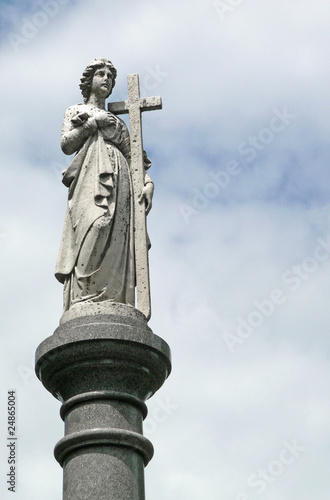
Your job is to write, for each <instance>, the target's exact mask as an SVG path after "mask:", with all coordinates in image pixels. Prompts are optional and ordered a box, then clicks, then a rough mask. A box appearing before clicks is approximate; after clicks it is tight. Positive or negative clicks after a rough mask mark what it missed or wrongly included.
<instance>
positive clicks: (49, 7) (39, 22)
mask: <svg viewBox="0 0 330 500" xmlns="http://www.w3.org/2000/svg"><path fill="white" fill-rule="evenodd" d="M70 1H71V0H39V1H38V2H37V4H38V6H40V9H39V10H37V11H36V12H35V13H34V14H31V15H30V16H29V17H23V18H22V25H21V29H20V33H13V32H11V33H9V34H8V40H9V42H10V44H11V46H12V48H13V49H14V51H15V52H19V51H20V50H21V47H22V46H25V45H26V44H28V43H29V41H30V40H32V39H33V38H35V37H36V36H37V35H38V33H39V31H40V30H41V29H42V28H44V27H45V26H47V24H48V23H49V20H50V19H53V18H54V17H55V16H57V14H58V13H59V11H60V9H61V5H66V4H68V3H69V2H70Z"/></svg>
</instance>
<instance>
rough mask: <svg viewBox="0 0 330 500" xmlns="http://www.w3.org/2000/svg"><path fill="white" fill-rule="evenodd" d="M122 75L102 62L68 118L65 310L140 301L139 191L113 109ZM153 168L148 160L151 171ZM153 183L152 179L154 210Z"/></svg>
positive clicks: (84, 81) (85, 78)
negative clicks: (137, 268) (137, 288)
mask: <svg viewBox="0 0 330 500" xmlns="http://www.w3.org/2000/svg"><path fill="white" fill-rule="evenodd" d="M116 76H117V71H116V69H115V68H114V66H113V65H112V63H111V62H110V61H108V60H107V59H94V60H93V61H92V62H91V63H90V64H89V65H88V66H87V68H86V69H85V71H84V73H83V75H82V77H81V81H80V82H81V83H80V89H81V91H82V95H83V97H84V103H82V104H77V105H74V106H71V107H70V108H69V109H68V110H67V111H66V113H65V116H64V121H63V129H62V138H61V147H62V150H63V152H64V153H65V154H68V155H71V154H73V153H76V155H75V157H74V159H73V161H72V163H71V165H70V166H69V167H68V169H67V170H66V171H65V172H64V176H63V183H64V184H65V185H66V186H67V187H68V188H69V194H68V207H67V213H66V219H65V223H64V231H63V237H62V242H61V248H60V252H59V257H58V261H57V266H56V272H55V276H56V278H57V279H58V280H59V281H60V282H61V283H63V284H64V311H67V310H68V309H69V308H70V307H72V306H73V305H75V304H79V303H82V302H85V301H93V302H98V301H110V302H119V303H124V304H129V305H132V306H134V303H135V265H134V238H133V231H134V222H133V217H134V214H133V188H132V179H131V172H130V139H129V133H128V130H127V127H126V125H125V123H124V122H123V121H122V120H121V119H119V118H118V117H117V116H116V115H114V114H112V113H111V112H109V111H105V101H106V99H107V98H108V97H109V95H110V94H111V92H112V89H113V87H114V85H115V79H116ZM150 165H151V163H150V161H149V160H148V158H147V157H146V155H145V158H144V166H145V170H146V169H147V168H149V167H150ZM152 195H153V183H152V181H151V179H150V177H149V175H148V174H147V173H146V174H145V185H144V189H143V192H142V195H141V200H142V199H144V200H145V205H146V213H148V212H149V210H150V208H151V204H152Z"/></svg>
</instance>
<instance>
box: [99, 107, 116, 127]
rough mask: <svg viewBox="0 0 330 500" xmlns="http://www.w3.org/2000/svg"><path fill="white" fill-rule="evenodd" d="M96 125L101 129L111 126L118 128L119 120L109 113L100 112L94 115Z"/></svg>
mask: <svg viewBox="0 0 330 500" xmlns="http://www.w3.org/2000/svg"><path fill="white" fill-rule="evenodd" d="M94 118H95V120H96V123H97V124H98V126H99V127H101V128H102V127H109V126H111V125H114V126H116V125H117V120H116V118H115V116H114V115H112V114H111V113H108V112H107V111H99V112H98V113H96V114H95V115H94Z"/></svg>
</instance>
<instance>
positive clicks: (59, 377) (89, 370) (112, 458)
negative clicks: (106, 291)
mask: <svg viewBox="0 0 330 500" xmlns="http://www.w3.org/2000/svg"><path fill="white" fill-rule="evenodd" d="M125 310H126V314H124V313H125ZM170 370H171V361H170V350H169V347H168V345H167V344H166V342H164V341H163V340H162V339H161V338H160V337H158V336H157V335H154V334H153V332H152V330H151V329H150V328H149V327H148V325H147V321H146V319H145V318H144V316H143V315H142V314H141V313H140V312H139V311H137V310H135V309H134V308H130V307H129V306H125V305H120V306H119V307H118V309H117V311H116V314H108V315H105V314H98V315H94V316H85V317H78V318H75V319H70V320H68V321H66V322H65V323H64V324H62V325H60V326H59V327H58V328H57V330H56V331H55V332H54V334H53V335H52V336H51V337H49V338H47V339H46V340H45V341H44V342H42V343H41V344H40V346H39V348H38V350H37V353H36V373H37V376H38V377H39V378H40V380H41V381H42V383H43V384H44V386H45V387H46V388H47V389H48V390H49V391H50V392H51V393H52V394H53V395H54V396H55V397H56V398H58V399H59V400H60V401H62V403H63V405H62V408H61V416H62V418H63V420H64V422H65V436H64V438H62V439H61V440H60V441H59V442H58V443H57V445H56V447H55V456H56V459H57V460H58V461H59V463H60V464H61V465H62V466H63V469H64V496H63V498H64V500H86V499H89V498H94V499H97V500H128V499H129V500H131V499H133V500H144V466H145V465H147V463H148V462H149V460H150V459H151V458H152V455H153V447H152V444H151V443H150V442H149V441H148V440H147V439H146V438H145V437H144V436H143V433H142V422H143V419H144V418H145V417H146V414H147V408H146V405H145V401H146V399H148V398H149V397H151V396H152V395H153V394H154V393H155V392H156V391H157V390H158V389H159V388H160V387H161V385H162V384H163V383H164V381H165V379H166V377H167V376H168V374H169V373H170Z"/></svg>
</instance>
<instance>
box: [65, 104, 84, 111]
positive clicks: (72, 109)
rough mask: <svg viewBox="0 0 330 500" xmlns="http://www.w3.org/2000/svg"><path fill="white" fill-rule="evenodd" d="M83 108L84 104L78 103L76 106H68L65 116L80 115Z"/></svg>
mask: <svg viewBox="0 0 330 500" xmlns="http://www.w3.org/2000/svg"><path fill="white" fill-rule="evenodd" d="M84 108H86V104H84V103H83V102H79V103H78V104H73V105H72V106H69V107H68V109H67V110H66V112H65V114H77V113H81V112H82V111H84Z"/></svg>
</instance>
